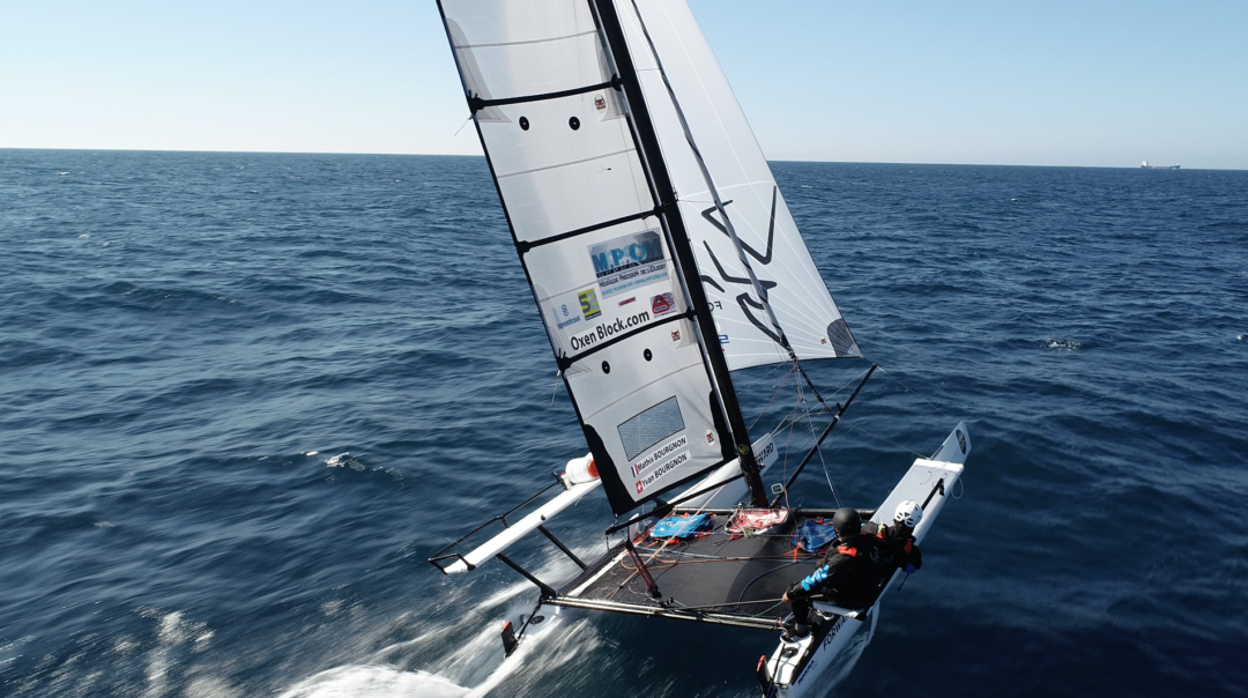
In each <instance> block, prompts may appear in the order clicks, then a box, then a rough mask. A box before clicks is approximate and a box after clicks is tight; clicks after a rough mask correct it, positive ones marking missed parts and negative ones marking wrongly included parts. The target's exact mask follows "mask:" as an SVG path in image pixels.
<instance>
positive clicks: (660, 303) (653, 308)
mask: <svg viewBox="0 0 1248 698" xmlns="http://www.w3.org/2000/svg"><path fill="white" fill-rule="evenodd" d="M675 303H676V299H675V298H674V297H673V296H672V294H670V293H661V294H659V295H657V296H655V297H654V298H651V299H650V312H652V313H654V314H655V315H659V314H662V313H666V312H667V311H669V310H671V309H672V305H674V304H675Z"/></svg>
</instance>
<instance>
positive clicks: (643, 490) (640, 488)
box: [637, 480, 646, 494]
mask: <svg viewBox="0 0 1248 698" xmlns="http://www.w3.org/2000/svg"><path fill="white" fill-rule="evenodd" d="M645 491H646V488H645V487H644V486H643V485H642V484H641V480H638V481H637V494H641V493H642V492H645Z"/></svg>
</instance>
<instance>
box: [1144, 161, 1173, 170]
mask: <svg viewBox="0 0 1248 698" xmlns="http://www.w3.org/2000/svg"><path fill="white" fill-rule="evenodd" d="M1140 167H1141V168H1143V169H1145V170H1177V169H1179V166H1178V165H1154V164H1152V163H1150V162H1149V161H1148V160H1145V161H1144V164H1143V165H1140Z"/></svg>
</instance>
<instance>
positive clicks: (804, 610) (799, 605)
mask: <svg viewBox="0 0 1248 698" xmlns="http://www.w3.org/2000/svg"><path fill="white" fill-rule="evenodd" d="M883 552H884V550H883V548H882V547H881V545H880V541H879V539H877V538H876V537H875V536H870V535H858V536H851V537H849V538H848V539H846V540H845V541H839V540H838V541H835V542H833V544H832V545H830V546H828V552H827V553H826V554H825V556H824V559H823V565H822V566H820V567H819V568H818V569H816V570H815V571H814V573H812V574H811V575H810V576H808V577H806V578H805V579H803V580H801V581H798V582H794V583H793V584H792V585H791V586H790V587H789V589H788V591H787V592H785V593H786V594H787V595H788V597H789V603H790V604H791V605H792V607H793V616H794V618H795V619H796V621H797V623H798V625H804V624H805V621H806V618H807V616H809V615H810V608H811V606H810V604H811V597H812V596H815V595H823V596H825V597H826V598H827V600H828V601H831V602H832V603H834V604H836V605H837V606H840V607H842V608H851V609H859V608H866V607H868V606H870V605H871V602H873V601H874V600H875V596H876V593H877V592H878V591H879V586H878V580H879V578H880V565H881V564H882V562H883V557H884V556H883V555H882V553H883Z"/></svg>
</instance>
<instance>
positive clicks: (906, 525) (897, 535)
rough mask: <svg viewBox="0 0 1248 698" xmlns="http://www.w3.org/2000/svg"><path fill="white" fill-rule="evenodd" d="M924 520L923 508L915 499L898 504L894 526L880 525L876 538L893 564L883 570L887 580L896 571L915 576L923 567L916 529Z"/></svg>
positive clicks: (894, 513) (894, 515) (894, 516)
mask: <svg viewBox="0 0 1248 698" xmlns="http://www.w3.org/2000/svg"><path fill="white" fill-rule="evenodd" d="M922 520H923V507H921V506H919V504H918V502H916V501H914V500H913V499H907V500H906V501H904V502H902V503H901V504H898V505H897V509H896V511H894V512H893V525H892V526H888V525H886V524H880V528H879V531H878V532H877V533H876V534H875V537H876V538H877V539H879V541H880V547H881V548H882V552H883V553H884V556H886V557H887V558H888V559H889V560H891V562H892V564H891V565H886V567H885V569H884V570H882V572H883V574H884V575H885V579H886V580H887V578H889V577H892V575H893V570H894V569H899V570H902V571H904V572H905V573H906V574H913V573H914V572H916V571H918V569H919V568H920V567H922V566H923V553H922V552H921V551H920V550H919V546H918V544H917V543H915V539H914V529H915V527H916V526H918V525H919V522H920V521H922Z"/></svg>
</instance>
